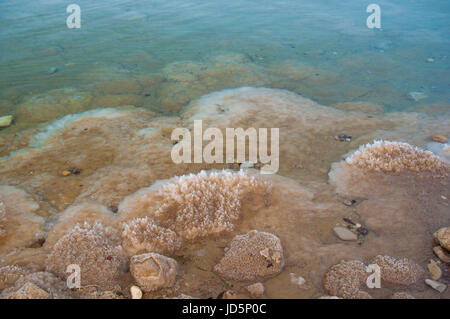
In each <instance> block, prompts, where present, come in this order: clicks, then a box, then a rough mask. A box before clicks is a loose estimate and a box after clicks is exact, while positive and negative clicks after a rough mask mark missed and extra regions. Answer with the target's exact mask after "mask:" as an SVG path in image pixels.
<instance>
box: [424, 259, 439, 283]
mask: <svg viewBox="0 0 450 319" xmlns="http://www.w3.org/2000/svg"><path fill="white" fill-rule="evenodd" d="M427 268H428V271H429V272H430V274H431V279H433V280H439V278H441V276H442V270H441V267H439V265H438V264H437V263H436V262H435V261H434V260H433V259H431V260H430V263H429V264H428V265H427Z"/></svg>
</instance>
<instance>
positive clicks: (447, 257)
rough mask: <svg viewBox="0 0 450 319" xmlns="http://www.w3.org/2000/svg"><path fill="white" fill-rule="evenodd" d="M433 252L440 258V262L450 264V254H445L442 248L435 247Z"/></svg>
mask: <svg viewBox="0 0 450 319" xmlns="http://www.w3.org/2000/svg"><path fill="white" fill-rule="evenodd" d="M433 251H434V253H435V254H436V256H438V257H439V259H440V260H442V261H443V262H445V263H447V264H449V263H450V254H448V253H447V252H445V250H444V249H443V248H442V247H441V246H435V247H433Z"/></svg>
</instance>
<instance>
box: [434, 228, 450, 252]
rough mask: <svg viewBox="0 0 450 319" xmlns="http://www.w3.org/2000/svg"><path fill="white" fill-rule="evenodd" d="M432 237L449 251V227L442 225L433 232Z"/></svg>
mask: <svg viewBox="0 0 450 319" xmlns="http://www.w3.org/2000/svg"><path fill="white" fill-rule="evenodd" d="M434 239H435V240H436V242H438V243H439V245H441V247H442V248H445V249H447V250H448V251H450V227H443V228H441V229H439V230H438V231H437V232H435V233H434Z"/></svg>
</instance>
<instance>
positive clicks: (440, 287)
mask: <svg viewBox="0 0 450 319" xmlns="http://www.w3.org/2000/svg"><path fill="white" fill-rule="evenodd" d="M425 283H426V284H427V285H428V286H430V287H431V288H433V289H435V290H437V291H439V292H440V293H443V292H444V291H445V290H446V289H447V285H444V284H443V283H441V282H439V281H436V280H432V279H425Z"/></svg>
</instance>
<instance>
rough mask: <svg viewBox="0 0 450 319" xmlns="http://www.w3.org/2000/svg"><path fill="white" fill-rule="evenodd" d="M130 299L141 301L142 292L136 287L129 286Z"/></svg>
mask: <svg viewBox="0 0 450 319" xmlns="http://www.w3.org/2000/svg"><path fill="white" fill-rule="evenodd" d="M130 292H131V299H142V290H141V288H139V287H138V286H131V288H130Z"/></svg>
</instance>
